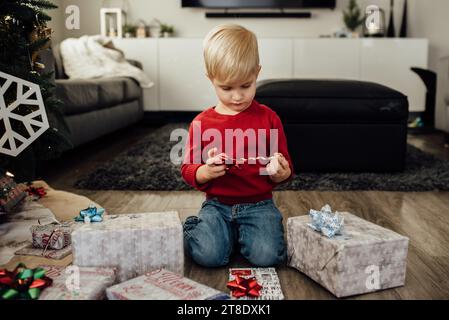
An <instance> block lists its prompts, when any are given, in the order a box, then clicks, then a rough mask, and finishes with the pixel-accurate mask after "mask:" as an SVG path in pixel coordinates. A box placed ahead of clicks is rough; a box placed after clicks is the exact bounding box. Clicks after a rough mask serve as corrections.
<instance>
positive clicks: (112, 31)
mask: <svg viewBox="0 0 449 320" xmlns="http://www.w3.org/2000/svg"><path fill="white" fill-rule="evenodd" d="M100 23H101V35H102V36H103V37H111V38H116V37H117V38H123V24H124V23H126V12H125V11H124V10H123V9H121V8H101V9H100Z"/></svg>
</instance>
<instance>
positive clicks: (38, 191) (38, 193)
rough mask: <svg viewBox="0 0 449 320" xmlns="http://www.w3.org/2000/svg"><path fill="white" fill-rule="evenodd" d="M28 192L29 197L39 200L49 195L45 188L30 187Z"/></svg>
mask: <svg viewBox="0 0 449 320" xmlns="http://www.w3.org/2000/svg"><path fill="white" fill-rule="evenodd" d="M26 192H28V195H30V196H35V197H36V198H37V199H40V198H42V197H43V196H45V195H47V192H46V191H45V189H44V187H37V188H35V187H33V186H29V187H28V188H27V189H26Z"/></svg>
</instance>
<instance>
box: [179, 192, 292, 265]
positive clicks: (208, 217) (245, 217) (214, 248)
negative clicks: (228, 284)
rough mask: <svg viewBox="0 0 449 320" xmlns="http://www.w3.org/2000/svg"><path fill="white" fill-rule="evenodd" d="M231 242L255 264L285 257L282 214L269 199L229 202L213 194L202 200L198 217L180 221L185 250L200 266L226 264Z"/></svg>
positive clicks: (271, 262) (281, 261) (230, 251)
mask: <svg viewBox="0 0 449 320" xmlns="http://www.w3.org/2000/svg"><path fill="white" fill-rule="evenodd" d="M235 245H239V246H240V252H241V254H242V255H243V256H244V257H245V258H246V259H247V260H248V261H249V262H250V263H251V264H253V265H255V266H259V267H268V266H274V265H278V264H281V263H283V262H284V261H285V258H286V247H285V240H284V227H283V226H282V215H281V213H280V212H279V210H278V208H276V206H275V204H274V202H273V200H272V199H269V200H264V201H260V202H257V203H245V204H236V205H232V206H230V205H225V204H223V203H220V202H219V201H218V200H217V199H216V198H213V199H210V200H206V201H204V202H203V204H202V206H201V210H200V212H199V215H198V217H196V216H191V217H188V218H187V219H186V222H185V223H184V247H185V251H186V253H187V254H188V255H190V257H191V258H192V259H193V260H194V261H195V262H196V263H198V264H200V265H202V266H205V267H220V266H224V265H226V264H228V262H229V257H230V256H231V254H232V253H233V251H234V247H235Z"/></svg>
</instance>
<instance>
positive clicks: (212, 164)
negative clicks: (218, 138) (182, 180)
mask: <svg viewBox="0 0 449 320" xmlns="http://www.w3.org/2000/svg"><path fill="white" fill-rule="evenodd" d="M207 156H208V159H207V161H206V164H204V165H202V166H201V167H199V168H198V170H197V171H196V181H197V182H198V184H204V183H206V182H209V181H211V180H213V179H216V178H218V177H221V176H224V175H225V174H226V165H225V164H224V161H223V158H222V157H223V154H219V155H217V148H213V149H210V150H209V152H208V153H207Z"/></svg>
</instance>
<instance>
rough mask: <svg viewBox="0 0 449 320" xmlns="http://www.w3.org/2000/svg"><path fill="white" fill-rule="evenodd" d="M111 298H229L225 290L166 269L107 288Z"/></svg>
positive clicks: (107, 293)
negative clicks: (221, 290) (216, 288)
mask: <svg viewBox="0 0 449 320" xmlns="http://www.w3.org/2000/svg"><path fill="white" fill-rule="evenodd" d="M106 295H107V297H108V299H109V300H227V299H229V296H228V295H227V294H225V293H223V292H220V291H218V290H215V289H213V288H210V287H207V286H205V285H202V284H200V283H198V282H195V281H193V280H191V279H187V278H184V277H183V276H181V275H179V274H176V273H173V272H171V271H169V270H165V269H156V270H153V271H152V272H148V273H146V274H145V275H143V276H140V277H137V278H134V279H132V280H129V281H126V282H123V283H120V284H117V285H115V286H113V287H110V288H108V289H106Z"/></svg>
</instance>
